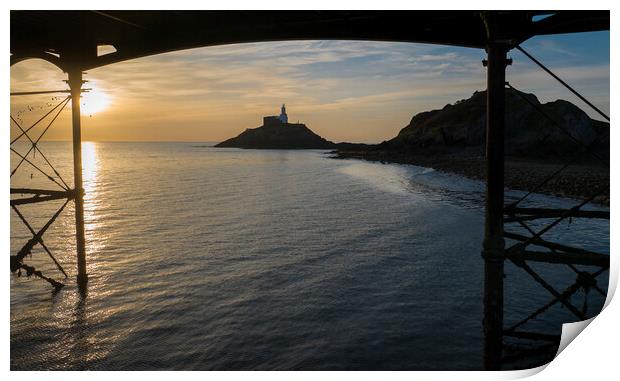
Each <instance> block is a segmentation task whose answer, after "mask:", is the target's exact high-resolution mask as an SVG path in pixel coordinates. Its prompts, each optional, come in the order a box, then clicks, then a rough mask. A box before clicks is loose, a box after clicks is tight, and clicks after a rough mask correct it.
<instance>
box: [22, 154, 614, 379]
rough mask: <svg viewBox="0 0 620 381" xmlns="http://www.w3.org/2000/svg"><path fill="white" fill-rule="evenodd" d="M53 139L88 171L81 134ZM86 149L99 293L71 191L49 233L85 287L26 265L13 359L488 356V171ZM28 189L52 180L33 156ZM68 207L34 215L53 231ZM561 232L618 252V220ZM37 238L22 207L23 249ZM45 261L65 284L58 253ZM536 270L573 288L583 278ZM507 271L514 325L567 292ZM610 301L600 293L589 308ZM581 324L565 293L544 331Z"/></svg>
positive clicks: (297, 364)
mask: <svg viewBox="0 0 620 381" xmlns="http://www.w3.org/2000/svg"><path fill="white" fill-rule="evenodd" d="M42 149H43V150H44V152H46V153H47V157H48V158H50V160H51V161H52V162H54V163H58V166H59V172H60V173H61V174H63V173H64V174H66V175H65V177H66V180H67V182H68V183H71V182H72V181H69V180H71V156H70V152H71V151H70V145H69V143H64V142H58V143H46V144H45V145H43V146H42ZM83 150H84V179H85V185H84V187H85V190H86V196H85V197H86V200H85V202H86V206H85V208H86V211H85V214H86V240H87V252H88V254H87V255H88V272H89V274H90V281H89V285H88V295H87V296H86V297H85V298H82V297H80V295H79V293H78V291H77V288H76V286H75V283H74V279H75V269H76V265H75V249H74V247H75V240H74V236H73V234H74V228H73V209H72V203H70V204H69V207H68V209H67V210H66V211H65V212H64V213H63V214H62V215H61V217H60V218H59V219H58V220H57V221H56V223H55V224H54V225H53V226H52V228H51V229H50V231H48V232H47V233H46V235H45V243H46V245H47V246H48V247H49V248H50V249H51V250H52V251H53V253H54V254H55V255H56V256H57V258H58V259H59V261H60V262H61V263H62V264H63V265H64V266H65V268H66V269H67V270H68V272H69V273H70V278H69V279H67V280H66V282H68V285H67V286H66V287H65V288H64V289H63V290H61V291H60V292H59V293H56V294H52V292H51V288H50V286H49V285H48V284H47V283H46V282H44V281H42V280H38V279H34V278H31V279H27V278H26V277H21V278H18V277H16V276H14V275H13V276H11V331H10V332H11V334H10V336H11V368H12V369H100V370H110V369H186V370H191V369H201V370H209V369H306V370H313V369H332V370H336V369H347V370H355V369H413V370H419V369H481V368H482V326H481V321H482V286H483V262H482V259H481V256H480V251H481V241H482V231H483V209H482V199H483V186H482V184H481V183H479V182H475V181H470V180H467V179H464V178H461V177H459V176H455V175H448V174H442V173H438V172H435V171H433V170H430V169H426V168H420V167H415V166H405V165H383V164H378V163H369V162H363V161H356V160H334V159H329V158H328V156H327V154H326V152H325V151H254V150H237V149H215V148H211V147H209V146H208V144H206V145H201V144H196V143H84V145H83ZM12 163H13V165H15V164H16V162H15V158H12ZM31 174H32V178H30V175H31ZM12 186H28V187H38V186H40V187H46V188H50V185H48V184H47V183H46V181H45V179H44V178H43V177H42V176H40V175H39V174H38V173H37V172H36V171H35V170H31V169H30V168H29V167H28V166H27V165H26V164H25V165H24V171H21V169H20V171H18V173H17V174H16V175H15V176H14V177H13V178H12ZM52 186H53V184H52ZM518 194H519V193H518V192H511V193H510V194H509V197H515V196H517V195H518ZM543 202H544V203H546V204H547V205H549V204H550V205H557V206H569V205H572V202H571V201H570V200H561V199H556V198H550V197H544V196H536V197H535V198H534V203H543ZM58 206H59V204H58V202H56V203H49V205H46V206H42V204H39V205H38V206H36V207H22V208H21V209H20V210H21V211H22V212H23V213H24V214H25V215H26V216H28V218H29V219H30V220H31V221H33V226H34V227H35V228H36V229H38V228H39V227H41V226H42V225H43V224H44V223H45V217H46V216H49V215H51V214H53V212H54V208H57V207H58ZM549 237H550V238H553V239H558V240H561V241H563V242H567V243H574V244H578V245H579V246H581V247H585V248H589V249H593V250H598V251H602V252H605V253H608V252H609V224H608V222H600V221H573V223H572V224H569V222H568V221H567V222H566V223H562V224H561V225H559V226H558V227H557V229H555V230H554V231H552V234H550V235H549ZM28 238H29V236H28V231H27V230H26V229H25V228H24V227H23V225H22V224H21V222H20V221H19V220H17V218H16V217H15V215H14V214H12V215H11V249H12V253H15V252H16V251H17V250H18V249H19V248H20V247H21V245H22V244H23V243H24V242H25V240H26V239H28ZM27 263H30V264H34V265H35V266H36V267H37V268H41V269H42V270H44V273H46V274H48V275H53V276H54V277H56V278H57V279H62V276H61V275H60V274H59V273H58V271H57V270H55V267H54V266H53V264H52V262H51V260H49V258H48V257H47V256H46V254H45V253H44V252H43V251H42V250H41V249H40V248H37V249H36V250H35V251H34V252H33V255H32V258H29V259H28V260H27ZM534 268H535V269H536V270H537V271H540V272H541V274H543V275H544V276H545V278H546V279H548V280H549V281H550V283H552V284H553V285H554V286H556V287H557V288H558V290H563V289H564V288H565V287H567V286H568V285H570V284H571V283H572V282H573V281H574V280H575V273H574V272H572V271H571V270H570V269H568V268H566V267H560V266H534ZM506 271H507V276H506V282H505V284H506V285H505V287H506V301H505V303H506V312H505V316H506V322H507V323H506V324H507V325H508V324H509V323H511V322H515V321H518V320H520V319H521V318H522V317H524V316H526V315H527V314H529V313H530V312H532V311H533V310H535V309H537V308H538V307H540V306H542V305H543V304H545V303H546V302H547V301H548V300H549V295H548V293H547V292H546V291H545V290H544V289H542V288H541V287H540V286H538V285H537V284H535V283H534V282H533V281H532V280H531V279H530V278H529V277H528V276H527V275H526V274H524V273H523V271H522V270H520V269H518V268H515V267H514V266H511V265H507V269H506ZM599 285H600V286H601V287H602V288H603V289H604V290H606V289H607V278H601V281H600V282H599ZM572 301H573V302H574V303H575V305H577V306H580V307H581V306H582V304H583V292H581V291H580V292H579V293H578V294H577V295H576V296H575V297H573V298H572ZM602 303H603V297H600V296H597V294H596V292H593V291H591V292H590V293H589V298H588V308H589V311H598V310H600V308H601V306H602ZM574 320H575V319H574V318H573V317H572V315H571V314H570V312H569V311H567V310H566V309H565V308H561V307H560V306H558V305H556V306H555V307H553V308H551V309H550V310H549V311H548V312H547V313H546V314H544V315H542V316H541V318H540V319H537V320H535V321H534V322H533V323H532V325H531V326H530V327H531V328H532V330H534V329H538V330H539V331H540V330H542V331H544V332H547V333H555V334H559V333H560V331H561V323H562V322H569V321H574Z"/></svg>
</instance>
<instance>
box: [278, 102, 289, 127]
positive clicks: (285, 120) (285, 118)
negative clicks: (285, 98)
mask: <svg viewBox="0 0 620 381" xmlns="http://www.w3.org/2000/svg"><path fill="white" fill-rule="evenodd" d="M278 119H280V122H282V123H288V116H287V115H286V106H285V105H284V104H282V111H281V112H280V116H279V117H278Z"/></svg>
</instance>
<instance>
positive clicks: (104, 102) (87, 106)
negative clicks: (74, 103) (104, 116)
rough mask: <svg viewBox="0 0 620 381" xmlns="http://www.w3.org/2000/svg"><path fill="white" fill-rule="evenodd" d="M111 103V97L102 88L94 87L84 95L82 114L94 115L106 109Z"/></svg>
mask: <svg viewBox="0 0 620 381" xmlns="http://www.w3.org/2000/svg"><path fill="white" fill-rule="evenodd" d="M109 105H110V97H109V96H108V94H106V93H105V92H104V91H102V90H101V89H97V88H93V89H92V90H90V91H89V92H87V93H84V94H83V95H82V103H81V105H80V107H81V111H82V115H93V114H97V113H100V112H103V111H105V110H106V109H107V108H108V106H109Z"/></svg>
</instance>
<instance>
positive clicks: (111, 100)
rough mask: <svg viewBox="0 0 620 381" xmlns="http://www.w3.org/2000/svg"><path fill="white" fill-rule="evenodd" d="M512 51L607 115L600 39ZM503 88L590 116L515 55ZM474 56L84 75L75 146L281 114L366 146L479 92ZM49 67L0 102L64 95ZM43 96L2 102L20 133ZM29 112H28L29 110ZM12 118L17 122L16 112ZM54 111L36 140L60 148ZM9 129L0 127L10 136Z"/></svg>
mask: <svg viewBox="0 0 620 381" xmlns="http://www.w3.org/2000/svg"><path fill="white" fill-rule="evenodd" d="M522 46H523V47H524V48H525V49H526V50H527V51H529V52H530V53H531V54H532V55H533V56H535V57H536V58H538V59H539V60H540V61H542V62H543V63H544V64H545V65H547V66H548V67H550V68H551V69H552V70H553V71H554V72H556V73H557V74H558V75H559V76H560V77H561V78H563V79H564V80H565V81H567V82H568V83H569V84H571V85H572V86H573V87H574V88H576V89H577V90H578V91H580V92H581V93H582V94H584V95H585V96H586V98H588V99H589V100H590V101H592V102H593V103H594V104H595V105H597V106H598V107H599V108H601V109H602V110H603V111H604V112H606V113H609V107H610V106H609V92H610V89H609V67H610V66H609V47H610V43H609V32H595V33H580V34H572V35H557V36H539V37H535V38H532V39H530V40H528V41H526V42H525V43H523V44H522ZM509 56H510V57H511V58H513V60H514V61H513V64H512V66H510V67H509V68H508V69H507V80H508V81H509V82H510V83H511V84H512V85H513V86H515V87H516V88H517V89H519V90H521V91H525V92H529V93H534V94H535V95H536V96H538V98H539V99H540V100H541V101H542V102H549V101H553V100H556V99H566V100H569V101H571V102H573V103H575V104H577V105H578V106H579V107H581V108H582V109H583V110H584V111H586V112H588V114H590V116H591V117H594V118H597V119H600V117H599V116H598V115H597V114H595V113H594V112H591V110H590V109H588V108H587V106H586V105H585V104H584V103H583V102H581V101H579V100H578V99H577V98H576V97H575V96H573V95H572V94H570V93H569V92H568V90H566V89H564V88H563V87H562V86H561V85H560V84H559V83H557V82H556V81H555V80H554V79H553V78H551V77H550V76H549V75H548V74H546V73H544V72H543V71H542V70H541V69H539V68H538V67H537V66H535V65H534V64H533V63H532V62H531V61H529V59H528V58H527V57H525V56H524V55H523V54H522V53H520V52H519V51H516V50H513V51H511V52H510V53H509ZM484 58H485V52H484V51H483V50H479V49H470V48H458V47H450V46H441V45H430V44H411V43H391V42H365V41H286V42H266V43H251V44H236V45H226V46H216V47H208V48H200V49H192V50H185V51H179V52H173V53H167V54H161V55H157V56H152V57H145V58H140V59H135V60H131V61H126V62H121V63H116V64H112V65H109V66H104V67H101V68H97V69H95V70H90V71H88V72H87V74H85V79H87V80H89V83H87V84H86V85H85V87H89V88H93V91H92V93H91V94H88V95H86V96H85V97H84V99H83V100H82V103H83V105H84V106H83V110H82V113H83V115H84V117H83V125H82V137H83V140H84V141H202V142H216V141H221V140H224V139H227V138H229V137H232V136H236V135H238V134H239V133H240V132H242V131H244V130H245V129H246V128H254V127H258V126H260V125H261V124H262V117H263V116H265V115H277V114H278V113H279V110H280V106H281V104H282V103H285V104H286V106H287V113H288V116H289V121H290V122H297V121H299V122H301V123H305V124H306V125H307V126H308V127H309V128H310V129H312V130H313V131H315V132H316V133H318V134H319V135H321V136H323V137H325V138H326V139H329V140H332V141H335V142H341V141H348V142H365V143H378V142H381V141H383V140H387V139H390V138H392V137H394V136H395V135H396V134H397V133H398V131H399V130H400V129H401V128H403V127H405V126H406V125H407V124H408V123H409V121H410V120H411V118H412V117H413V115H415V114H417V113H419V112H423V111H428V110H431V109H438V108H442V107H443V106H445V105H446V104H448V103H454V102H456V101H457V100H460V99H465V98H468V97H470V96H471V95H472V93H473V92H474V91H477V90H484V89H485V88H486V83H485V81H486V79H485V78H486V72H485V68H484V67H483V66H482V63H481V60H482V59H484ZM65 79H66V77H65V75H64V74H63V73H62V72H61V71H60V70H59V69H57V68H55V67H54V66H52V65H51V64H49V63H47V62H44V61H41V60H29V61H25V62H21V63H18V64H16V65H14V66H12V67H11V91H12V92H14V91H31V90H52V89H61V88H66V85H65V83H64V82H63V80H65ZM57 101H58V100H55V99H53V96H48V95H46V96H27V97H11V114H12V115H17V113H18V112H19V117H20V119H19V121H20V123H22V124H23V125H24V127H27V126H28V123H31V122H33V121H34V120H36V118H37V117H39V116H41V115H42V114H43V113H45V111H46V110H49V107H50V105H52V104H54V103H55V102H57ZM29 107H30V108H31V109H32V110H31V111H30V110H29ZM20 111H21V112H20ZM69 121H70V111H69V110H68V109H67V110H64V111H63V112H62V113H61V116H60V117H59V119H58V121H57V122H56V123H55V124H54V125H53V128H50V130H49V132H48V133H47V134H46V139H50V140H65V139H70V137H71V130H70V122H69ZM16 131H17V130H16V127H15V126H12V127H11V134H12V136H15V133H16Z"/></svg>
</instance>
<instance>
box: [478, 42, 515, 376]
mask: <svg viewBox="0 0 620 381" xmlns="http://www.w3.org/2000/svg"><path fill="white" fill-rule="evenodd" d="M508 49H509V47H508V46H507V45H506V44H505V43H498V42H495V41H490V42H489V44H488V46H487V115H486V118H487V120H486V122H487V126H486V128H487V130H486V176H487V179H486V180H487V181H486V204H485V224H484V242H483V251H482V256H483V258H484V323H483V325H484V366H485V369H487V370H499V369H500V368H501V363H502V346H503V344H502V332H503V323H504V244H505V243H504V222H503V208H504V124H505V113H504V112H505V103H504V102H505V82H506V65H507V64H508V63H509V61H508V60H507V59H506V53H507V52H508Z"/></svg>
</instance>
